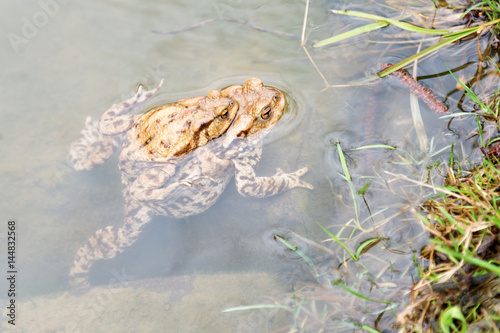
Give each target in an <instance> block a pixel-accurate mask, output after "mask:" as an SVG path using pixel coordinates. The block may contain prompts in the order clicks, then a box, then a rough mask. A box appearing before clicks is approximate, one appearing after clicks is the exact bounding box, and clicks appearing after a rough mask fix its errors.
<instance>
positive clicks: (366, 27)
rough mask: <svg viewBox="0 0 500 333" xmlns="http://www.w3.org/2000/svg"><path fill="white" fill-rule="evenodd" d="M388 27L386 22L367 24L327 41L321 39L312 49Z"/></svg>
mask: <svg viewBox="0 0 500 333" xmlns="http://www.w3.org/2000/svg"><path fill="white" fill-rule="evenodd" d="M388 25H389V22H387V21H379V22H375V23H371V24H367V25H364V26H362V27H359V28H356V29H353V30H350V31H347V32H344V33H342V34H340V35H336V36H333V37H330V38H327V39H323V40H322V41H319V42H317V43H316V44H314V45H313V47H320V46H325V45H328V44H333V43H336V42H340V41H341V40H344V39H347V38H351V37H354V36H357V35H361V34H364V33H366V32H370V31H373V30H376V29H380V28H385V27H387V26H388Z"/></svg>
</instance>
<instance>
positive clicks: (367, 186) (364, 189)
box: [358, 183, 371, 195]
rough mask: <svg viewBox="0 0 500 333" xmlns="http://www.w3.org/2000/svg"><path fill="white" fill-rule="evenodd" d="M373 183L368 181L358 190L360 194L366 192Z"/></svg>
mask: <svg viewBox="0 0 500 333" xmlns="http://www.w3.org/2000/svg"><path fill="white" fill-rule="evenodd" d="M370 185H371V183H368V184H366V185H365V186H363V188H362V189H361V190H359V191H358V194H359V195H363V194H365V192H366V190H367V189H368V188H369V187H370Z"/></svg>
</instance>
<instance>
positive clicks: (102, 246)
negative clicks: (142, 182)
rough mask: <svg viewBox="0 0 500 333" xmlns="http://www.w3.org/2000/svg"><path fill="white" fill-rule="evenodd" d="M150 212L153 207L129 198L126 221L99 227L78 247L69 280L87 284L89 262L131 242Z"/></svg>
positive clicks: (137, 235) (113, 252)
mask: <svg viewBox="0 0 500 333" xmlns="http://www.w3.org/2000/svg"><path fill="white" fill-rule="evenodd" d="M153 216H154V212H153V210H151V209H150V208H148V207H147V206H144V205H142V204H140V203H138V202H135V201H131V202H130V203H129V205H128V206H127V207H126V209H125V224H124V225H123V226H122V227H121V228H118V227H116V226H109V227H106V228H103V229H100V230H98V231H97V232H96V233H95V234H94V235H93V236H92V237H90V238H89V239H88V241H87V243H86V244H85V245H84V246H83V247H81V248H80V249H79V250H78V252H77V254H76V256H75V259H74V261H73V265H72V266H71V269H70V272H69V276H70V283H71V284H72V285H73V286H74V287H77V288H83V287H86V286H88V284H89V272H90V269H91V267H92V265H93V264H94V263H95V262H96V261H97V260H102V259H111V258H114V257H116V255H117V254H119V253H121V252H123V250H124V249H125V248H126V247H128V246H130V245H132V244H133V243H134V242H135V241H136V240H137V238H138V237H139V234H140V233H141V231H142V229H143V227H144V226H145V225H146V224H147V223H148V222H149V221H151V219H152V217H153Z"/></svg>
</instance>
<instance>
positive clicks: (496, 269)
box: [436, 246, 500, 276]
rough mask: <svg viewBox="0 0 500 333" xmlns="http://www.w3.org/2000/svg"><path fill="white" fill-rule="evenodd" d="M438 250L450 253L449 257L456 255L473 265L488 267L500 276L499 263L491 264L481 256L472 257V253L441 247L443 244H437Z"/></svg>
mask: <svg viewBox="0 0 500 333" xmlns="http://www.w3.org/2000/svg"><path fill="white" fill-rule="evenodd" d="M436 250H437V251H439V252H441V253H444V254H446V255H448V256H449V257H456V258H458V259H461V260H462V259H463V260H464V261H466V262H470V263H471V264H473V265H476V266H479V267H482V268H484V269H487V270H488V271H490V272H492V273H495V274H496V275H498V276H500V267H499V266H497V265H493V264H490V263H489V262H487V261H484V260H481V259H479V258H474V257H471V256H470V255H464V254H462V253H460V252H457V251H454V250H451V249H449V248H445V247H441V246H436Z"/></svg>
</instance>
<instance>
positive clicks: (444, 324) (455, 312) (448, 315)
mask: <svg viewBox="0 0 500 333" xmlns="http://www.w3.org/2000/svg"><path fill="white" fill-rule="evenodd" d="M454 319H457V320H460V321H461V322H462V330H461V331H460V332H464V333H465V332H467V330H468V327H467V321H466V320H465V317H464V314H463V313H462V310H460V307H459V306H457V305H455V306H454V307H451V308H448V309H446V310H445V311H444V312H443V314H442V315H441V318H440V319H439V326H440V327H441V329H442V330H443V332H444V333H450V332H458V328H457V327H456V325H455V323H454V322H453V320H454Z"/></svg>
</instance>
